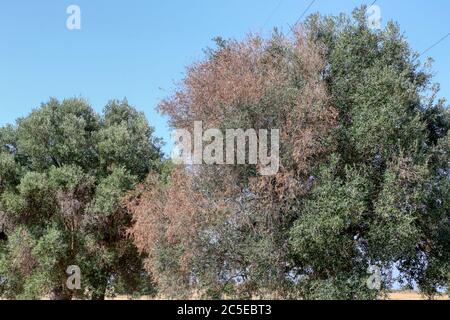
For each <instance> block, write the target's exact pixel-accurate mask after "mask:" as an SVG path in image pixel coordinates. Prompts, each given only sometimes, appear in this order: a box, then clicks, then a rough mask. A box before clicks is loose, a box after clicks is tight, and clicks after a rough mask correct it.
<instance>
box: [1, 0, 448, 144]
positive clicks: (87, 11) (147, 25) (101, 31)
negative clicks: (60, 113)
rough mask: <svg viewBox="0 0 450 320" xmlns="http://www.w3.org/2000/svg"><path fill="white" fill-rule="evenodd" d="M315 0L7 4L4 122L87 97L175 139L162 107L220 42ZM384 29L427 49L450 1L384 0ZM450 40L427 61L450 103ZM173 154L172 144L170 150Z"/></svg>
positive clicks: (280, 22) (335, 3)
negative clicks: (77, 25)
mask: <svg viewBox="0 0 450 320" xmlns="http://www.w3.org/2000/svg"><path fill="white" fill-rule="evenodd" d="M368 2H372V0H367V1H361V0H317V1H316V2H315V4H314V5H313V6H312V7H311V9H310V11H309V12H310V13H312V12H316V11H319V12H321V13H323V14H338V13H339V12H347V13H349V12H351V10H352V9H353V8H354V7H355V6H359V5H360V4H362V3H368ZM309 3H310V0H282V1H280V0H191V1H186V0H128V1H125V0H121V1H119V0H117V1H111V0H71V1H65V0H40V1H33V0H14V1H2V4H1V5H0V39H1V42H0V101H1V102H0V125H3V124H5V123H11V122H13V121H14V120H15V119H16V118H17V117H20V116H24V115H26V114H28V113H29V112H30V111H31V109H32V108H35V107H38V106H39V105H40V103H41V102H45V101H47V100H48V98H49V97H50V96H54V97H57V98H59V99H63V98H67V97H73V96H83V97H85V98H87V99H88V100H89V101H90V102H91V104H92V106H93V107H94V108H95V109H96V110H97V111H101V110H102V108H103V107H104V105H105V104H106V102H107V101H108V100H109V99H112V98H119V99H121V98H124V97H127V98H128V101H129V102H130V103H131V104H132V105H134V106H136V107H137V108H138V109H139V110H142V111H144V112H145V113H146V115H147V117H148V119H149V121H150V123H151V125H153V126H154V127H155V128H156V134H157V135H158V136H160V137H163V138H164V139H165V140H166V141H167V140H169V129H168V127H167V125H166V120H165V119H164V118H162V117H161V116H159V115H158V114H157V113H156V111H155V107H156V105H157V104H158V102H159V101H160V100H161V99H162V98H163V97H165V96H167V95H169V94H170V92H171V90H172V89H173V87H174V83H175V82H177V81H179V80H180V79H181V78H182V77H183V72H184V69H185V66H187V65H189V64H190V63H192V62H193V61H195V60H198V59H200V58H201V57H202V55H203V51H202V50H203V49H204V48H206V47H208V46H211V45H212V41H211V39H212V38H214V37H216V36H219V35H220V36H222V37H225V38H228V37H233V38H242V37H243V36H244V35H245V34H246V33H247V32H249V31H253V32H259V31H263V32H264V33H267V32H269V31H270V29H271V28H272V27H274V26H278V27H281V28H282V29H284V30H287V29H288V25H291V24H293V23H294V22H295V21H296V20H297V19H298V18H299V17H300V15H301V13H302V12H303V11H304V10H305V8H306V7H307V6H308V4H309ZM71 4H76V5H79V6H80V8H81V23H82V24H81V30H73V31H70V30H68V29H67V28H66V19H67V17H68V15H67V14H66V8H67V7H68V6H69V5H71ZM377 5H379V6H380V7H381V13H382V18H383V24H385V23H386V21H388V20H391V19H393V20H396V21H398V22H399V23H400V25H401V27H402V29H403V30H404V32H405V34H406V36H407V37H408V39H409V40H410V42H411V44H412V46H413V48H414V49H415V50H417V51H422V50H424V49H426V48H428V47H429V46H430V45H432V44H433V43H435V42H436V41H437V40H439V39H440V38H441V37H443V36H444V35H446V34H447V33H449V32H450V1H448V0H431V1H425V0H378V3H377ZM449 52H450V38H447V39H446V40H445V41H444V42H442V43H441V44H439V45H438V46H436V47H435V48H434V49H432V50H431V51H430V52H428V54H427V55H429V56H432V57H433V58H434V59H435V61H436V63H435V65H434V70H435V71H436V80H437V81H438V82H440V83H441V85H442V96H446V97H449V98H450V61H449ZM167 149H168V148H166V150H167Z"/></svg>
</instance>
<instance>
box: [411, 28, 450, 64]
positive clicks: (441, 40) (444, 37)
mask: <svg viewBox="0 0 450 320" xmlns="http://www.w3.org/2000/svg"><path fill="white" fill-rule="evenodd" d="M449 36H450V32H449V33H447V34H446V35H445V36H443V37H442V38H441V39H439V40H438V41H437V42H435V43H434V44H433V45H431V46H430V47H429V48H427V49H426V50H424V51H422V53H421V54H419V55H418V56H417V58H416V59H419V58H420V57H421V56H423V55H424V54H425V53H427V52H428V51H430V50H431V49H433V48H434V47H436V46H437V45H438V44H440V43H441V42H443V41H444V40H445V39H447V38H448V37H449ZM416 59H414V60H416Z"/></svg>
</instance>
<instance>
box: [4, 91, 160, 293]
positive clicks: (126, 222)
mask: <svg viewBox="0 0 450 320" xmlns="http://www.w3.org/2000/svg"><path fill="white" fill-rule="evenodd" d="M152 133H153V129H152V128H151V127H150V126H149V125H148V123H147V121H146V119H145V117H144V115H143V114H141V113H139V112H137V111H136V110H135V109H134V108H133V107H131V106H129V105H128V104H127V102H126V101H123V102H111V103H110V104H109V105H108V106H107V107H106V108H105V114H104V116H101V115H98V114H96V113H95V112H94V111H93V109H92V108H91V107H90V106H89V104H88V103H87V102H86V101H85V100H83V99H78V98H75V99H68V100H64V101H62V102H59V101H57V100H56V99H51V100H50V101H49V102H48V103H45V104H43V105H42V106H41V107H40V108H37V109H35V110H33V111H32V112H31V114H30V115H29V116H27V117H25V118H22V119H19V120H18V121H17V125H16V126H6V127H3V128H1V129H0V142H1V144H2V146H1V147H2V149H1V151H0V164H1V166H0V218H1V219H2V220H1V221H0V223H1V226H2V230H3V229H4V230H3V231H4V232H5V233H6V236H7V240H6V241H2V242H0V275H1V278H0V279H1V282H0V293H1V294H2V295H3V296H5V297H8V298H20V299H37V298H42V297H45V296H46V297H50V298H55V299H61V298H63V299H70V298H72V297H74V296H77V297H91V298H93V299H101V298H104V296H105V294H106V290H107V286H108V283H113V282H114V281H116V282H117V281H120V286H121V287H122V288H128V287H129V286H132V287H135V288H147V291H148V288H149V287H151V285H152V282H151V279H150V278H149V276H148V274H147V273H145V272H144V271H143V268H142V259H141V256H140V254H139V253H138V252H137V249H136V248H135V247H134V246H133V245H132V243H131V241H130V240H129V239H128V237H127V236H126V229H127V228H128V227H129V226H130V224H131V218H130V217H129V213H128V212H127V211H126V210H124V209H123V207H122V205H121V202H122V197H123V196H124V195H125V193H126V192H127V190H130V189H131V188H133V186H134V184H135V183H137V182H139V181H140V180H139V179H142V178H143V177H145V176H146V175H147V174H148V173H149V172H150V170H156V169H158V170H159V163H160V158H161V154H160V151H159V147H158V145H157V144H156V143H157V140H155V139H154V138H153V137H152ZM115 137H118V138H115ZM150 164H152V165H153V167H151V166H150ZM70 265H78V266H80V268H81V273H82V274H81V276H82V290H79V291H70V290H68V288H67V287H66V280H67V277H68V275H67V274H66V269H67V267H68V266H70ZM123 265H127V266H128V269H127V268H124V267H123ZM130 270H133V272H136V273H137V274H139V275H140V276H138V277H134V278H133V277H131V276H129V274H130ZM136 290H139V289H136Z"/></svg>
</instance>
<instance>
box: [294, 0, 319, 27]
mask: <svg viewBox="0 0 450 320" xmlns="http://www.w3.org/2000/svg"><path fill="white" fill-rule="evenodd" d="M315 2H316V0H312V1H311V3H310V4H309V5H308V6H307V7H306V9H305V11H303V13H302V15H301V16H300V18H298V20H297V21H296V22H295V25H297V24H298V23H299V22H300V21H301V20H302V19H303V17H304V16H305V14H306V13H307V12H308V11H309V9H310V8H311V7H312V6H313V4H314V3H315Z"/></svg>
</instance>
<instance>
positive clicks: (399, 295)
mask: <svg viewBox="0 0 450 320" xmlns="http://www.w3.org/2000/svg"><path fill="white" fill-rule="evenodd" d="M130 299H132V297H131V296H125V295H123V296H117V297H116V298H114V299H110V300H130ZM158 299H159V298H154V297H148V296H143V297H141V298H139V299H138V300H158ZM387 300H427V298H426V297H424V296H423V295H421V294H420V293H417V292H414V291H401V292H400V291H398V292H392V293H391V294H389V297H388V299H387ZM435 300H450V299H449V297H448V296H439V297H436V298H435Z"/></svg>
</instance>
